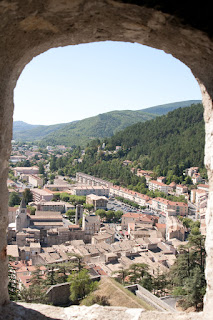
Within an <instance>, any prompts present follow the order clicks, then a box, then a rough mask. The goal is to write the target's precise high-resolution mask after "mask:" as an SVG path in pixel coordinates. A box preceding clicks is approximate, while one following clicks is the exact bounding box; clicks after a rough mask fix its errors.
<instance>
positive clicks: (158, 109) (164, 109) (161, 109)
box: [143, 100, 202, 116]
mask: <svg viewBox="0 0 213 320" xmlns="http://www.w3.org/2000/svg"><path fill="white" fill-rule="evenodd" d="M197 103H202V101H201V100H188V101H180V102H173V103H167V104H162V105H159V106H155V107H151V108H146V109H143V111H144V112H148V113H153V114H157V115H158V116H162V115H163V114H167V113H168V112H169V111H173V110H175V109H177V108H185V107H189V106H191V105H192V104H197Z"/></svg>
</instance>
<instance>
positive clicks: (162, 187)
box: [148, 180, 170, 194]
mask: <svg viewBox="0 0 213 320" xmlns="http://www.w3.org/2000/svg"><path fill="white" fill-rule="evenodd" d="M148 186H149V190H150V191H156V190H158V191H161V192H163V193H165V194H168V191H169V189H170V187H169V186H168V185H167V184H165V183H163V182H159V181H157V180H150V181H149V182H148Z"/></svg>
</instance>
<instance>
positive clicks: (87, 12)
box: [0, 0, 213, 319]
mask: <svg viewBox="0 0 213 320" xmlns="http://www.w3.org/2000/svg"><path fill="white" fill-rule="evenodd" d="M165 3H166V4H165ZM211 14H212V10H211V8H210V4H209V2H207V1H203V2H202V6H201V5H200V3H198V4H196V2H193V7H192V4H191V2H190V3H185V4H184V6H183V5H182V3H181V2H178V1H176V2H174V1H170V2H169V1H167V2H165V1H157V0H154V1H148V0H144V1H136V0H126V1H125V0H123V1H118V0H117V1H113V0H72V1H70V0H63V1H62V0H61V1H60V0H45V1H43V0H37V1H30V0H26V1H22V0H4V1H1V2H0V77H1V78H0V286H1V288H0V290H1V291H0V292H1V294H0V305H2V304H4V303H5V302H7V301H8V294H7V256H6V228H7V223H8V219H7V202H8V191H7V187H6V180H7V175H8V159H9V156H10V151H11V143H10V141H11V138H12V117H13V89H14V87H15V85H16V81H17V79H18V77H19V75H20V73H21V72H22V70H23V68H24V67H25V65H26V64H27V63H28V62H29V61H30V60H31V59H32V58H33V57H35V56H36V55H38V54H40V53H42V52H44V51H46V50H48V49H50V48H53V47H58V46H66V45H75V44H79V43H88V42H94V41H105V40H112V41H113V40H116V41H127V42H138V43H141V44H144V45H148V46H151V47H154V48H158V49H161V50H164V51H165V52H167V53H169V54H172V55H173V56H174V57H176V58H178V59H179V60H181V61H182V62H183V63H185V64H186V65H187V66H188V67H189V68H190V69H191V70H192V72H193V74H194V76H195V77H196V78H197V79H198V81H199V83H200V85H201V90H202V94H203V103H204V108H205V112H204V115H205V117H204V118H205V122H206V147H205V163H206V166H207V169H208V174H209V181H210V199H209V206H208V214H207V241H206V249H207V254H208V258H207V268H206V276H207V283H208V286H207V295H206V300H205V316H206V317H207V315H208V314H209V316H211V308H212V301H213V276H212V275H213V251H212V250H213V249H212V248H213V230H212V229H213V219H212V211H213V195H212V192H213V191H212V189H213V160H212V159H213V151H212V149H213V143H212V142H213V141H212V139H213V138H212V136H213V134H212V126H213V115H212V97H213V85H212V84H213V81H212V80H213V79H212V77H213V54H212V52H213V42H212V35H213V27H212V26H213V19H212V16H211ZM150 319H151V318H150ZM155 319H156V318H155ZM181 319H184V318H181Z"/></svg>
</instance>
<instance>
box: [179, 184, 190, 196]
mask: <svg viewBox="0 0 213 320" xmlns="http://www.w3.org/2000/svg"><path fill="white" fill-rule="evenodd" d="M187 192H188V188H187V186H184V185H181V184H177V185H176V195H177V196H180V195H184V194H186V193H187Z"/></svg>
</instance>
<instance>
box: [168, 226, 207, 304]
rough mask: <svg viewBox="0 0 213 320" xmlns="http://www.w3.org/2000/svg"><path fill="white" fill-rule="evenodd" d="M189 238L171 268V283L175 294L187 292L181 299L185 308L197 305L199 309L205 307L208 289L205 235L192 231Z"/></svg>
mask: <svg viewBox="0 0 213 320" xmlns="http://www.w3.org/2000/svg"><path fill="white" fill-rule="evenodd" d="M190 225H191V226H192V224H190ZM194 228H197V227H194ZM192 230H193V228H192ZM188 240H189V241H188V244H187V245H185V246H181V247H180V250H179V254H178V256H177V259H176V261H175V263H174V265H173V266H172V268H171V269H170V283H171V284H172V285H173V292H174V294H175V295H177V294H180V293H181V294H183V295H184V294H185V295H184V296H183V297H182V299H181V301H180V304H181V306H182V307H183V308H188V307H190V306H195V308H196V310H198V309H202V307H203V297H204V294H205V290H206V281H205V274H204V272H205V258H206V252H205V247H204V237H203V236H202V235H201V234H200V233H199V234H198V233H197V231H196V232H194V233H192V232H191V233H190V235H189V239H188Z"/></svg>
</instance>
